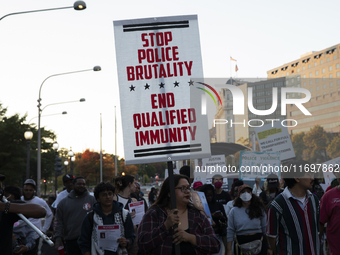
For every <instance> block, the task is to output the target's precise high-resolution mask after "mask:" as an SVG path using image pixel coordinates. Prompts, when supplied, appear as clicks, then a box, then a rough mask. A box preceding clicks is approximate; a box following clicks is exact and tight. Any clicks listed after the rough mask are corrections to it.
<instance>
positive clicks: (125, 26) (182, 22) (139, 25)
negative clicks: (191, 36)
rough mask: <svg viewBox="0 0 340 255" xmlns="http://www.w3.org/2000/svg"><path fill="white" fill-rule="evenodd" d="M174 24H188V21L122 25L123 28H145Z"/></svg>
mask: <svg viewBox="0 0 340 255" xmlns="http://www.w3.org/2000/svg"><path fill="white" fill-rule="evenodd" d="M176 24H189V20H180V21H165V22H151V23H142V24H131V25H123V28H129V27H145V26H160V25H176Z"/></svg>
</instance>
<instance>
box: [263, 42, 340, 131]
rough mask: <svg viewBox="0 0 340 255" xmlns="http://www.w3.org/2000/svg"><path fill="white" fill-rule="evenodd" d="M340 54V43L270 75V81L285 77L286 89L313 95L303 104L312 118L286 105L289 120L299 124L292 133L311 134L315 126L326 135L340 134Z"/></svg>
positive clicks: (302, 57)
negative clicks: (289, 87)
mask: <svg viewBox="0 0 340 255" xmlns="http://www.w3.org/2000/svg"><path fill="white" fill-rule="evenodd" d="M339 51H340V44H337V45H334V46H332V47H329V48H326V49H324V50H321V51H316V52H315V51H313V52H309V53H307V54H304V55H302V56H301V58H299V59H297V60H294V61H292V62H289V63H287V64H284V65H282V66H279V67H277V68H274V69H271V70H269V71H268V72H267V77H268V78H269V79H273V78H279V77H286V78H287V86H293V87H301V88H305V89H308V90H309V91H310V92H311V100H310V101H309V102H307V103H305V104H303V105H304V107H305V108H306V109H307V110H308V111H309V112H310V113H311V114H312V115H305V114H303V113H302V112H301V111H300V110H299V109H298V108H297V107H296V106H295V105H288V106H287V118H289V119H294V120H295V121H297V123H298V124H297V125H296V126H295V127H290V128H288V130H289V132H290V133H291V134H292V133H299V132H308V131H309V130H310V128H311V127H313V126H315V125H320V126H322V127H323V128H324V129H325V131H327V132H333V133H339V132H340V54H339ZM291 124H293V122H292V123H291Z"/></svg>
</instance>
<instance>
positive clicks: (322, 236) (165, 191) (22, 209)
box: [0, 161, 340, 255]
mask: <svg viewBox="0 0 340 255" xmlns="http://www.w3.org/2000/svg"><path fill="white" fill-rule="evenodd" d="M290 164H292V165H295V166H296V167H297V168H298V167H300V166H301V167H302V168H303V167H304V166H305V165H306V164H308V162H305V161H294V162H290ZM188 169H190V168H189V167H188V166H186V167H184V168H183V169H181V172H180V173H181V174H179V175H174V178H173V182H174V187H175V191H174V192H175V200H176V209H173V208H172V207H171V196H170V193H171V191H170V186H171V184H170V180H169V178H167V179H166V180H165V181H164V183H163V185H162V187H161V189H160V191H159V195H158V196H157V192H155V190H152V191H150V194H149V199H148V200H149V201H148V202H149V204H148V203H147V201H146V200H145V199H144V197H143V195H144V194H141V193H142V192H141V190H140V184H139V183H138V182H136V180H135V179H134V177H133V176H131V175H125V176H121V177H118V178H115V179H114V180H113V182H112V184H111V183H109V182H106V183H104V182H102V183H99V184H98V185H97V186H96V187H95V188H94V192H93V195H92V194H90V193H89V192H88V190H87V188H86V181H85V178H84V177H81V176H80V177H76V178H74V177H73V176H71V175H65V176H64V177H63V183H64V186H65V190H64V191H63V192H62V193H60V194H59V195H58V196H57V198H53V197H50V198H49V200H48V203H46V202H45V200H43V199H41V198H39V197H37V196H35V190H36V184H35V182H34V180H32V179H27V180H26V181H25V182H24V184H23V187H22V190H20V189H19V188H17V187H13V186H7V187H6V188H4V192H3V193H4V196H5V197H6V198H7V199H8V200H9V202H8V203H3V202H0V249H1V251H0V253H1V254H5V255H7V254H25V255H27V254H28V255H36V254H38V250H39V252H41V253H39V254H42V255H47V254H48V255H54V254H67V255H78V254H79V255H82V254H84V255H91V254H92V255H115V254H119V255H123V254H125V255H126V254H129V255H138V254H169V255H171V254H175V250H176V249H179V252H180V253H179V254H190V255H192V254H222V255H224V254H228V255H231V254H287V255H288V254H292V255H294V254H299V255H301V254H311V255H314V254H316V255H321V254H325V255H326V254H331V255H334V254H340V252H339V251H340V242H338V237H339V236H340V185H339V182H340V174H337V175H336V177H337V180H334V181H333V182H332V186H333V187H332V188H328V189H327V190H326V192H323V189H322V188H321V186H320V184H319V182H318V181H317V180H314V178H313V176H311V175H309V174H308V173H303V172H301V173H298V172H297V173H296V174H295V175H294V178H292V177H291V176H285V175H284V174H283V173H282V176H281V177H282V180H284V182H281V180H280V179H279V177H278V176H277V175H275V174H270V175H268V176H267V178H266V180H265V182H264V185H263V187H260V185H259V184H260V179H256V180H255V184H254V186H253V187H251V186H249V185H247V184H244V182H243V181H242V180H238V179H235V180H234V182H233V184H232V186H231V188H230V192H226V191H224V190H223V189H222V184H223V177H222V176H220V175H215V176H214V177H213V178H212V185H211V184H203V183H202V182H200V181H198V182H193V180H192V179H190V178H189V177H188ZM192 187H193V189H192ZM320 188H321V189H320ZM202 196H203V197H204V198H205V199H206V207H207V208H208V211H209V212H207V208H206V207H205V206H204V205H203V204H202V200H200V199H201V197H202ZM136 204H141V205H142V208H143V214H142V215H138V214H136V211H135V210H134V209H133V210H131V208H132V207H133V206H134V205H136ZM15 213H22V214H24V215H25V216H26V217H28V218H29V221H31V222H32V223H33V224H34V225H35V226H36V227H37V228H39V229H40V230H41V231H42V232H44V233H46V234H47V235H48V236H50V237H51V238H52V240H53V241H54V247H49V246H48V245H47V244H46V243H45V242H42V241H41V238H39V236H38V235H37V234H36V233H35V231H33V230H32V229H31V228H30V227H29V226H28V225H27V224H26V223H25V222H23V221H22V220H20V218H19V217H18V216H17V215H16V214H15ZM41 217H45V221H44V224H43V225H42V224H41V220H40V219H39V218H41ZM138 217H140V219H139V220H138V221H137V219H138Z"/></svg>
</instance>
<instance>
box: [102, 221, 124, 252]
mask: <svg viewBox="0 0 340 255" xmlns="http://www.w3.org/2000/svg"><path fill="white" fill-rule="evenodd" d="M120 231H121V229H120V226H119V225H98V226H97V240H98V247H99V249H101V250H108V251H113V252H115V251H117V249H118V245H119V244H118V242H117V240H118V239H119V238H120Z"/></svg>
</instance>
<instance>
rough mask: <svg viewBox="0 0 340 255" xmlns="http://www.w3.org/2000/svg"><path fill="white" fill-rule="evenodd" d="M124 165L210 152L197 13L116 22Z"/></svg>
mask: <svg viewBox="0 0 340 255" xmlns="http://www.w3.org/2000/svg"><path fill="white" fill-rule="evenodd" d="M114 31H115V45H116V58H117V68H118V82H119V94H120V103H121V116H122V125H123V139H124V155H125V163H126V164H127V165H128V164H135V163H139V164H142V163H153V162H164V161H172V160H183V159H189V158H199V157H201V158H202V157H208V156H210V140H209V132H208V122H207V118H206V115H202V114H201V107H200V100H191V99H192V98H196V97H197V99H200V96H201V93H202V92H201V91H200V90H198V89H195V90H193V89H191V87H193V83H194V82H193V80H192V77H195V78H202V77H203V69H202V60H201V50H200V39H199V32H198V22H197V16H196V15H189V16H175V17H160V18H145V19H136V20H123V21H115V22H114Z"/></svg>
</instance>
